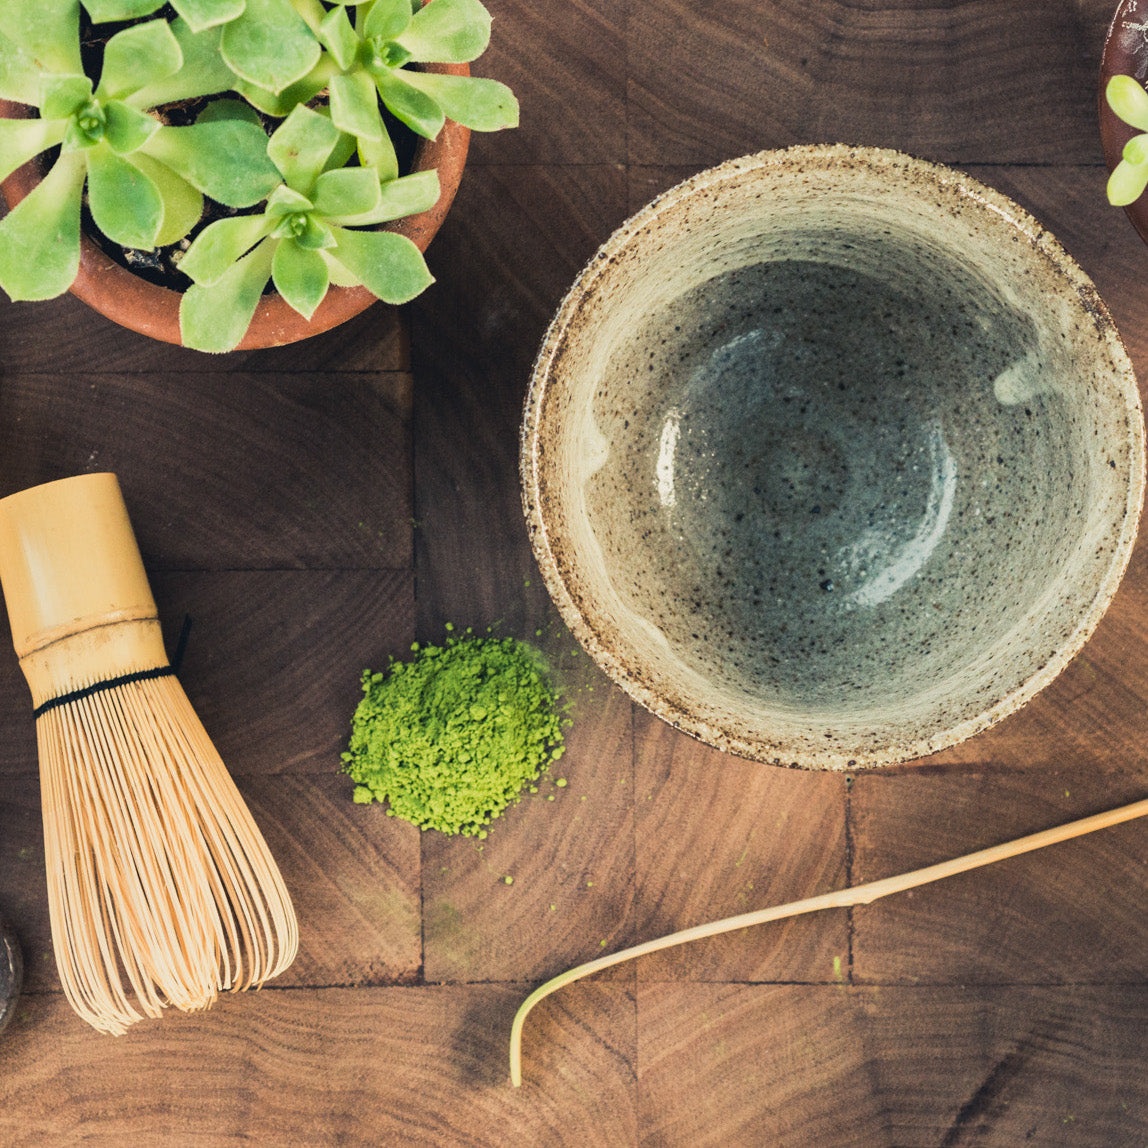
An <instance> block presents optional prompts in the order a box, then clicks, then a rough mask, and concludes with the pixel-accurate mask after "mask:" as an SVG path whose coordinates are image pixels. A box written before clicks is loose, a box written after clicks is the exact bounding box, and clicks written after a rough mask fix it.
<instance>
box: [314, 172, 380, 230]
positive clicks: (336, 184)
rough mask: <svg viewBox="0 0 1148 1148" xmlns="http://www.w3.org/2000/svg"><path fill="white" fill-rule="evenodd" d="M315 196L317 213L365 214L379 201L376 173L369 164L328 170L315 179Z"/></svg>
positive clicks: (330, 214)
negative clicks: (367, 166)
mask: <svg viewBox="0 0 1148 1148" xmlns="http://www.w3.org/2000/svg"><path fill="white" fill-rule="evenodd" d="M314 198H315V210H316V211H317V212H318V213H319V214H320V215H323V216H330V217H331V218H336V219H337V218H341V217H343V216H349V215H365V214H366V213H367V212H370V211H374V210H375V208H377V207H378V205H379V200H380V198H381V190H380V187H379V177H378V176H377V175H376V174H375V173H374V172H373V171H372V170H371V169H370V168H362V167H344V168H339V169H338V170H337V171H327V172H324V173H323V174H322V175H321V176H319V178H318V179H317V180H316V181H315V197H314Z"/></svg>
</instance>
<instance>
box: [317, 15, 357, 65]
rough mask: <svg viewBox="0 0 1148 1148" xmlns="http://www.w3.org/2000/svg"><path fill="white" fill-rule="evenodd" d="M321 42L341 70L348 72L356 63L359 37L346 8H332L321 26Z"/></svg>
mask: <svg viewBox="0 0 1148 1148" xmlns="http://www.w3.org/2000/svg"><path fill="white" fill-rule="evenodd" d="M319 42H320V43H321V44H322V45H323V47H324V48H326V49H327V51H328V52H330V53H331V55H332V56H333V57H334V59H335V63H336V64H338V65H339V67H340V68H342V69H344V70H346V69H348V68H350V67H351V65H352V64H353V63H354V62H355V57H356V56H357V55H358V52H359V37H358V36H356V35H355V29H354V28H353V27H352V26H351V20H350V17H349V16H348V15H347V9H346V8H332V9H331V11H330V12H328V13H327V14H326V16H324V17H323V21H322V23H321V24H320V25H319Z"/></svg>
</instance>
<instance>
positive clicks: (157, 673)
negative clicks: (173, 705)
mask: <svg viewBox="0 0 1148 1148" xmlns="http://www.w3.org/2000/svg"><path fill="white" fill-rule="evenodd" d="M174 673H175V670H174V669H173V668H172V667H171V666H156V667H155V669H154V670H136V671H134V672H133V673H130V674H121V675H120V676H119V677H118V678H109V679H108V680H107V681H106V682H94V683H93V684H92V685H90V686H84V687H83V689H79V690H72V691H71V693H67V694H60V696H59V697H57V698H49V699H48V700H47V701H46V702H44V703H42V704H41V705H38V706H37V707H36V708H35V709H34V710H33V711H32V716H33V717H34V718H38V717H40V715H41V714H46V713H47V712H48V711H49V710H54V709H56V708H57V707H58V706H66V705H67V704H68V703H69V702H79V701H83V700H84V698H90V697H91V696H92V694H99V693H103V692H104V690H114V689H118V688H119V687H120V686H126V685H129V684H130V683H132V682H148V681H151V679H152V678H167V677H171V676H172V675H173V674H174Z"/></svg>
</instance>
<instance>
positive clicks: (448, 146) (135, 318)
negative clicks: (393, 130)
mask: <svg viewBox="0 0 1148 1148" xmlns="http://www.w3.org/2000/svg"><path fill="white" fill-rule="evenodd" d="M426 70H427V71H429V72H438V73H442V74H446V75H453V76H468V75H470V67H469V65H467V64H428V65H426ZM31 111H32V109H30V108H28V107H26V106H24V105H23V104H14V103H11V102H9V101H7V100H0V118H4V119H21V118H27V117H28V116H29V115H30V114H31ZM469 144H470V130H469V129H468V128H464V127H462V126H461V125H460V124H456V123H455V122H454V121H453V120H447V122H446V124H445V126H444V127H443V129H442V131H441V132H439V136H438V139H436V140H420V141H419V145H418V148H417V150H416V151H415V158H414V165H413V167H412V169H411V170H412V171H429V170H431V169H437V171H438V174H439V182H440V184H441V192H440V194H439V198H438V202H437V203H436V204H435V205H434V206H433V207H431V208H430V209H429V210H427V211H423V212H420V213H419V214H418V215H411V216H408V217H407V218H406V219H399V220H395V222H394V223H388V224H386V230H388V231H394V232H397V233H398V234H400V235H405V236H407V237H408V238H409V239H411V240H413V242H414V243H415V244H416V245H417V246H418V248H419V250H420V251H425V250H426V249H427V246H428V245H429V244H430V241H431V240H432V239H433V238H434V236H435V234H436V233H437V232H438V229H439V228H440V227H441V226H442V223H443V220H444V219H445V218H446V215H447V212H448V211H449V210H450V205H451V203H452V202H453V200H454V196H455V192H456V191H457V190H458V185H459V182H460V181H461V179H462V172H463V168H464V167H465V165H466V153H467V148H468V146H469ZM42 174H43V173H42V170H41V168H40V166H39V164H38V162H37V161H36V160H33V161H32V162H31V163H27V164H25V165H24V166H23V167H22V168H19V169H18V170H17V171H14V172H13V173H12V174H11V175H10V176H9V177H8V178H7V179H6V180H4V182H3V184H0V188H2V189H3V192H4V198H5V199H6V200H7V202H8V206H9V208H12V207H15V206H16V204H17V203H19V202H20V200H22V199H23V198H24V196H26V195H27V194H28V193H29V192H30V191H31V190H32V188H34V187H35V186H36V184H38V183H39V182H40V179H41V177H42ZM69 290H70V291H71V293H72V294H73V295H75V296H76V297H77V298H79V299H82V300H83V301H84V302H85V303H87V304H88V306H90V307H92V308H93V309H94V310H96V311H98V312H99V313H100V314H101V315H104V316H105V317H107V318H108V319H111V320H112V321H113V322H115V323H118V324H119V325H120V326H121V327H127V328H128V329H129V330H131V331H138V332H139V333H140V334H141V335H148V336H150V337H151V338H153V339H160V340H162V341H163V342H166V343H182V342H183V340H182V339H181V338H180V331H179V303H180V300H181V299H182V298H183V296H182V295H181V294H180V292H178V291H172V290H170V289H169V288H166V287H159V286H157V285H156V284H154V283H150V282H148V281H147V280H146V279H141V278H140V277H139V276H138V275H135V274H133V273H132V272H131V271H129V270H128V269H127V268H126V267H123V266H121V265H120V264H119V263H116V262H115V261H114V260H112V259H111V258H110V257H109V256H108V255H106V254H105V253H104V252H103V251H102V250H101V249H100V247H99V246H98V245H97V244H96V243H95V242H93V241H92V240H91V239H90V238H89V237H88V236H87V235H84V236H82V237H81V239H80V270H79V273H78V274H77V275H76V279H75V282H74V283H73V284H72V286H71V287H70V288H69ZM377 302H378V299H377V298H376V296H374V295H372V294H371V293H370V291H368V290H367V289H366V288H365V287H331V288H330V289H329V290H328V292H327V295H326V297H325V298H324V299H323V302H322V303H320V304H319V306H318V308H317V309H316V310H315V313H314V314H313V315H312V316H311V318H310V320H307V319H304V318H303V316H302V315H300V314H299V313H298V312H297V311H296V310H294V309H293V308H292V307H290V306H288V305H287V303H286V302H284V300H283V298H282V297H281V296H279V295H277V294H269V295H266V296H265V297H264V299H263V301H262V302H261V303H260V304H259V306H258V308H257V309H256V312H255V317H254V318H253V319H252V321H251V326H250V327H249V328H248V330H247V334H246V335H244V337H243V341H242V342H241V343H240V344H239V346H238V347H237V348H236V349H237V350H241V351H244V350H254V349H256V348H259V347H278V346H282V345H284V344H286V343H297V342H299V340H300V339H307V338H310V336H312V335H318V334H320V333H322V332H323V331H328V330H330V329H331V328H332V327H337V326H338V325H339V324H340V323H345V322H347V320H348V319H353V318H354V317H355V316H356V315H358V314H359V313H360V312H362V311H365V310H366V309H367V308H368V307H369V306H370V305H371V304H372V303H377Z"/></svg>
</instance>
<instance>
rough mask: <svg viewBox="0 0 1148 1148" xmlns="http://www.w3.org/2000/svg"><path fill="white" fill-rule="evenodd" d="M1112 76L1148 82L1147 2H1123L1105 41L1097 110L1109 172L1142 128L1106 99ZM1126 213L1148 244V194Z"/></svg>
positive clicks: (1113, 18) (1128, 0)
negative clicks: (1125, 147) (1115, 108)
mask: <svg viewBox="0 0 1148 1148" xmlns="http://www.w3.org/2000/svg"><path fill="white" fill-rule="evenodd" d="M1113 76H1134V77H1135V78H1136V79H1137V80H1139V81H1140V82H1141V83H1144V82H1145V81H1148V4H1145V2H1144V0H1120V3H1119V4H1118V5H1117V7H1116V12H1115V14H1114V15H1113V17H1112V23H1111V24H1110V25H1109V26H1108V35H1107V36H1106V37H1105V40H1104V52H1103V54H1102V56H1101V60H1100V87H1099V90H1098V93H1097V111H1098V113H1099V116H1100V143H1101V146H1102V147H1103V148H1104V162H1105V163H1106V164H1107V165H1108V170H1109V171H1112V169H1113V168H1114V167H1115V166H1116V165H1117V164H1118V163H1119V162H1120V156H1121V153H1122V152H1123V151H1124V145H1125V144H1126V143H1127V142H1128V141H1129V140H1130V139H1131V138H1132V137H1133V136H1134V135H1139V134H1140V131H1139V129H1137V128H1134V127H1130V126H1129V125H1128V124H1126V123H1125V122H1124V121H1123V120H1122V119H1120V118H1119V117H1118V116H1117V115H1116V113H1115V112H1114V111H1113V110H1112V109H1111V108H1110V107H1109V106H1108V101H1107V100H1106V99H1105V98H1104V89H1105V88H1106V87H1107V86H1108V81H1109V80H1110V79H1112V77H1113ZM1124 210H1125V211H1126V212H1127V213H1128V218H1129V219H1130V220H1131V221H1132V226H1133V227H1135V228H1136V230H1137V231H1138V232H1139V233H1140V238H1141V239H1143V240H1144V241H1145V242H1146V243H1148V194H1145V195H1142V196H1140V198H1139V199H1138V200H1136V202H1135V203H1130V204H1129V205H1128V206H1127V207H1126V208H1125V209H1124Z"/></svg>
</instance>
